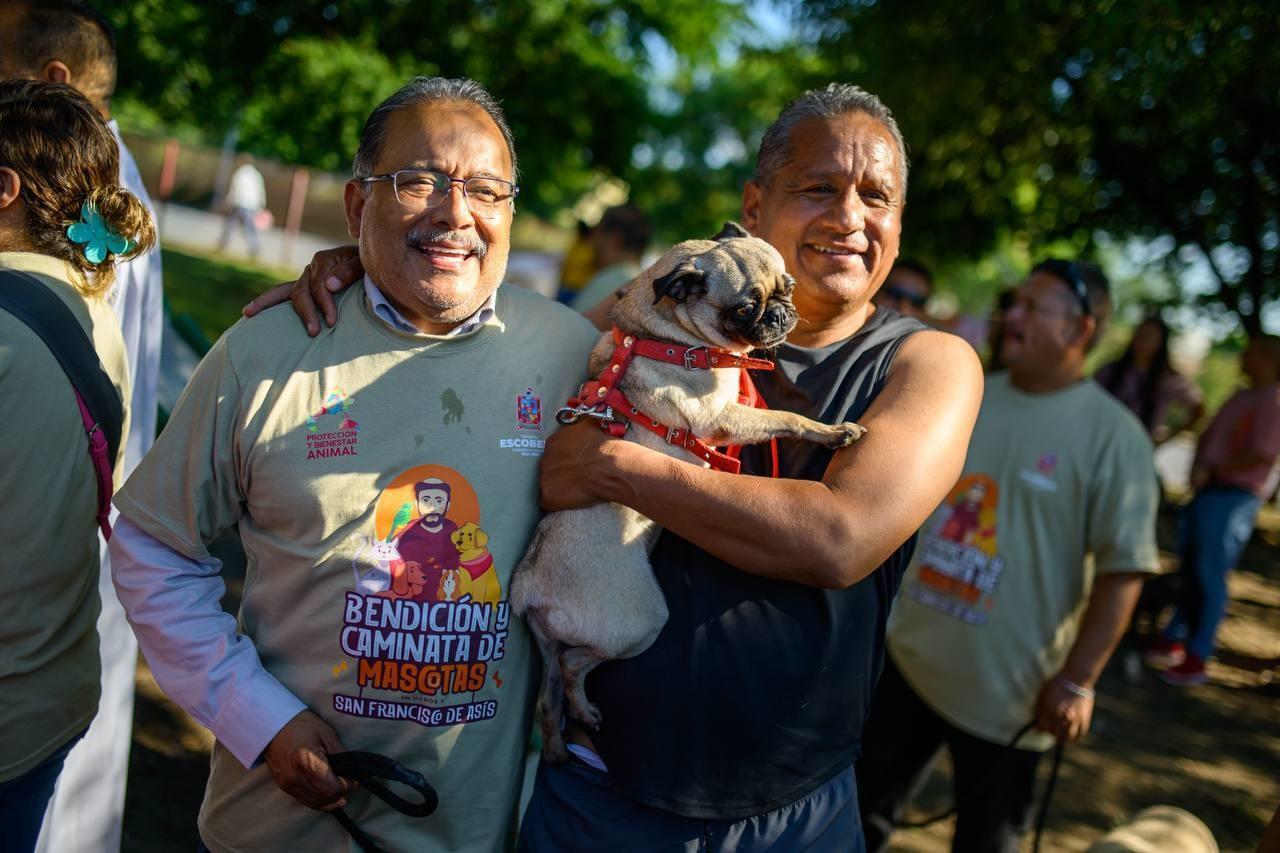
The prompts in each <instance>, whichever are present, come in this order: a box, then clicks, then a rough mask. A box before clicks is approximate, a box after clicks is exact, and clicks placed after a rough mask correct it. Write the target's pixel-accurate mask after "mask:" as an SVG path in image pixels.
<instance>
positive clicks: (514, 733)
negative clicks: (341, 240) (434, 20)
mask: <svg viewBox="0 0 1280 853" xmlns="http://www.w3.org/2000/svg"><path fill="white" fill-rule="evenodd" d="M353 172H354V175H353V178H352V180H351V181H349V182H348V183H347V186H346V194H345V204H346V214H347V223H348V228H349V230H350V233H351V236H352V237H354V238H356V239H357V240H358V242H359V260H360V262H361V263H363V266H364V271H365V274H364V275H363V277H362V279H361V282H362V285H361V286H357V287H352V288H350V289H349V290H347V291H346V292H345V293H343V294H342V295H341V296H339V297H337V298H336V300H335V304H334V305H333V306H332V308H333V310H334V311H336V313H337V316H338V317H340V318H341V322H339V323H337V324H336V325H334V326H333V327H332V328H325V329H324V330H323V331H321V330H319V329H316V330H315V331H316V332H317V334H316V336H315V337H310V336H308V334H307V332H306V331H305V330H304V329H303V328H302V326H301V325H300V324H299V323H298V321H297V318H296V317H295V316H294V313H293V312H292V311H290V310H288V309H285V308H281V309H277V310H274V311H266V312H263V313H262V314H261V315H259V316H256V317H254V318H252V319H249V320H246V321H244V322H242V323H239V324H237V325H236V326H235V327H233V328H232V329H231V330H229V331H228V332H227V333H226V334H225V335H223V337H222V339H221V340H219V341H218V343H217V344H216V345H215V346H214V348H213V349H212V350H211V351H210V352H209V354H208V355H207V356H206V357H205V359H204V360H203V361H202V362H201V364H200V366H199V367H198V368H197V369H196V372H195V375H194V376H193V377H192V379H191V382H190V384H189V385H188V386H187V390H186V392H185V393H184V395H183V398H182V400H181V401H180V402H179V404H178V406H177V408H176V409H175V410H174V412H173V417H172V418H171V419H170V421H169V424H168V426H167V427H166V428H165V431H164V435H163V436H161V438H160V440H159V441H158V443H157V444H156V446H155V447H154V448H153V449H152V451H151V453H150V454H149V455H148V456H147V457H146V458H145V459H144V460H143V461H142V464H141V465H140V466H139V467H138V469H137V470H136V471H135V472H134V474H133V477H132V478H131V479H130V480H129V483H128V485H127V486H126V487H125V488H124V490H123V491H122V492H121V493H120V494H119V495H118V496H117V499H116V501H117V505H118V507H119V509H120V512H121V515H120V519H119V524H118V526H117V528H116V535H115V537H114V538H113V540H112V543H111V544H112V565H113V567H114V569H115V581H116V586H117V589H118V590H119V594H120V599H121V601H122V602H123V603H124V605H125V608H126V611H127V613H128V616H129V620H130V622H131V623H132V624H133V627H134V630H135V632H136V633H137V635H138V639H139V643H140V645H141V647H142V649H143V651H144V653H145V654H146V657H147V660H148V662H149V663H150V665H151V670H152V672H153V673H154V674H155V676H156V680H157V681H158V682H159V683H160V686H161V687H162V688H163V689H164V690H165V691H166V692H167V693H168V694H169V695H170V696H171V697H172V698H173V699H174V701H176V702H177V703H178V704H180V705H181V706H182V707H184V708H185V709H186V710H187V711H188V712H190V713H191V714H192V715H193V716H194V717H195V718H196V719H197V720H198V721H200V722H201V723H202V724H204V725H206V726H208V727H209V728H210V729H211V730H212V731H213V733H214V735H215V736H216V737H217V740H218V742H217V744H216V745H215V747H214V751H213V760H212V766H211V769H210V775H209V783H208V789H207V791H206V793H205V799H204V804H203V806H202V807H201V812H200V822H199V828H200V835H201V838H202V840H203V842H204V844H205V845H207V846H208V848H209V849H211V850H214V851H222V850H284V849H299V850H337V849H342V850H346V849H347V848H348V846H350V839H348V838H347V836H346V834H345V833H344V831H343V829H342V828H341V827H340V826H339V825H338V823H337V822H336V821H332V820H329V819H328V818H326V817H324V816H323V815H321V814H317V813H316V812H313V811H309V809H325V810H328V809H334V808H339V807H345V810H346V811H347V813H348V815H349V816H350V818H351V819H352V820H354V821H355V822H356V823H357V824H358V825H359V828H360V829H361V830H362V831H363V832H365V833H366V834H368V835H369V836H371V837H372V838H373V839H374V840H375V841H376V842H377V843H378V845H379V846H380V847H383V848H385V849H390V850H429V851H444V850H449V851H455V850H456V851H481V850H484V851H489V850H497V849H501V848H503V847H504V846H506V845H507V844H508V843H509V839H511V838H512V837H513V832H514V825H515V817H516V805H517V802H518V794H519V785H520V773H519V770H518V768H520V767H522V766H523V762H524V746H525V739H526V738H527V736H528V733H529V730H530V727H531V725H532V703H531V702H530V697H531V696H532V694H533V684H532V678H533V677H534V675H535V674H536V672H537V654H536V651H535V650H534V648H533V644H532V642H531V640H530V638H529V636H528V634H527V632H526V631H525V630H524V628H523V626H522V625H521V624H520V623H519V622H517V621H515V620H512V618H511V613H510V609H509V607H508V605H507V593H508V590H509V581H510V578H511V571H512V569H513V568H514V566H515V564H516V562H517V560H518V559H519V557H520V555H521V554H522V553H523V551H524V548H525V545H526V543H527V542H528V540H529V536H530V534H531V533H532V532H533V527H534V524H535V523H536V522H537V518H538V488H537V474H538V457H539V456H540V455H541V453H542V447H543V443H544V439H545V437H546V435H547V434H548V433H549V432H550V425H551V424H553V423H554V420H551V421H550V422H549V420H548V418H547V417H546V410H545V409H544V408H543V407H544V406H555V405H558V404H559V402H560V401H562V400H565V399H567V398H568V396H569V395H570V394H571V393H572V392H573V390H574V388H575V386H576V385H577V382H578V381H579V379H580V377H581V374H582V367H583V365H584V364H586V361H587V354H588V352H589V350H590V348H591V346H592V345H593V344H594V342H595V340H596V332H595V330H594V329H593V328H592V327H591V324H590V323H589V322H587V321H586V320H585V319H583V318H582V317H580V316H578V315H577V314H576V313H574V312H573V311H571V310H570V309H568V308H566V307H564V306H562V305H557V304H556V303H554V302H551V301H549V300H547V299H544V298H542V297H540V296H537V295H535V294H533V293H530V292H528V291H524V290H520V289H519V288H509V287H504V288H499V286H498V285H499V284H500V283H501V281H502V278H503V273H504V271H505V268H506V262H507V254H508V251H509V249H510V244H511V222H512V216H513V215H514V203H515V198H516V193H517V190H518V188H517V186H516V180H517V169H516V155H515V146H514V144H513V141H512V137H511V131H510V129H509V128H508V126H507V123H506V119H505V118H504V117H503V114H502V110H501V109H500V108H499V106H498V105H497V103H496V102H495V101H494V99H493V98H492V97H491V96H490V95H489V93H488V92H486V91H485V90H484V89H483V88H481V87H480V86H479V85H478V84H476V83H474V82H472V81H470V80H445V79H442V78H425V77H419V78H416V79H414V80H412V81H410V82H409V83H408V84H407V85H406V86H404V87H403V88H402V89H401V90H400V91H398V92H396V93H395V94H393V95H392V96H391V97H390V98H388V99H387V100H386V101H384V102H383V103H382V104H381V105H379V106H378V107H377V108H376V109H375V110H374V111H373V113H372V114H371V115H370V117H369V119H368V121H367V122H366V124H365V127H364V132H363V134H362V136H361V140H360V147H359V150H358V151H357V153H356V156H355V163H354V169H353ZM335 319H336V318H335ZM232 524H238V525H239V530H240V536H241V540H242V541H243V543H244V548H245V553H246V555H247V557H248V564H249V571H248V578H247V579H246V581H245V585H244V592H243V603H242V606H241V609H240V619H239V624H238V625H237V622H236V620H234V619H232V618H231V617H230V616H228V615H226V614H224V613H223V612H222V611H221V609H220V608H219V606H218V600H219V598H220V597H221V596H222V592H223V584H222V581H221V579H220V578H219V575H218V570H219V568H220V565H219V563H218V561H217V560H215V559H214V558H213V557H211V556H210V555H209V552H208V545H209V543H210V542H212V541H213V539H214V538H215V537H216V536H217V535H218V534H219V533H220V532H221V531H222V530H224V529H225V528H227V527H229V526H231V525H232ZM468 525H470V527H468ZM464 529H465V530H467V531H468V537H467V538H464V537H462V536H460V535H458V534H460V533H461V532H462V531H463V530H464ZM449 531H453V532H454V534H455V535H454V536H452V537H451V536H450V535H449ZM415 537H416V538H415ZM479 546H484V547H479ZM345 750H362V751H369V752H374V753H379V754H382V755H386V756H389V757H391V758H394V759H396V760H398V761H399V762H400V763H401V764H403V765H404V766H406V767H408V768H410V769H412V770H416V771H418V772H420V773H422V774H423V775H424V776H425V777H426V778H427V780H428V781H429V782H430V783H431V784H432V785H433V786H434V787H435V789H436V791H437V792H438V793H439V798H440V808H439V810H438V811H437V812H436V813H435V814H433V815H432V816H431V817H430V818H429V819H428V820H424V821H412V820H408V819H406V818H405V817H404V816H403V815H400V814H397V813H396V812H394V811H392V810H391V809H390V808H388V807H387V806H385V805H383V804H381V803H380V802H378V801H377V800H374V799H372V798H371V796H370V794H369V792H368V790H367V789H365V788H353V786H352V785H351V784H350V783H349V782H347V781H346V780H343V779H340V778H338V777H337V776H336V775H335V774H334V772H333V770H332V769H331V767H330V763H329V756H330V755H332V754H334V753H337V752H342V751H345Z"/></svg>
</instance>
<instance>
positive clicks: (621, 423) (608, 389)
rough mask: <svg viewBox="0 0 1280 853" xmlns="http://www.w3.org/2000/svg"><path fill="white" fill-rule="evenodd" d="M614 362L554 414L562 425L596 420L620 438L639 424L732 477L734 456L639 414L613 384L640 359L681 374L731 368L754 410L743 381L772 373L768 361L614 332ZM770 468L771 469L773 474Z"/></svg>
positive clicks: (755, 399)
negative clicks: (631, 425) (583, 419)
mask: <svg viewBox="0 0 1280 853" xmlns="http://www.w3.org/2000/svg"><path fill="white" fill-rule="evenodd" d="M613 342H614V348H613V357H612V358H610V359H609V364H608V365H606V366H605V369H604V370H603V371H602V372H601V374H600V375H599V376H598V377H596V378H595V379H591V380H589V381H587V382H586V383H585V384H584V385H583V386H582V388H580V389H579V390H578V395H577V396H576V397H574V398H573V399H571V400H570V401H569V405H568V407H566V408H563V409H561V410H560V411H559V412H558V413H557V414H556V420H558V421H560V422H561V423H573V422H574V421H576V420H578V418H580V417H592V418H596V419H597V420H599V421H600V428H601V429H603V430H605V431H606V432H608V433H609V434H610V435H612V436H615V437H621V436H622V435H623V434H624V433H625V432H626V431H627V426H628V424H629V423H638V424H640V425H641V426H642V427H644V428H645V429H647V430H649V431H650V432H652V433H654V434H655V435H658V436H660V437H661V438H662V439H663V440H664V441H665V442H667V444H670V445H674V446H675V447H679V448H681V449H683V450H687V451H689V452H690V453H692V454H694V455H695V456H697V457H698V458H699V459H702V460H703V461H704V462H708V463H710V464H711V467H712V468H714V469H716V470H717V471H728V472H730V473H733V474H737V473H738V471H739V470H740V469H741V467H742V466H741V463H740V462H739V461H738V459H737V457H736V455H730V454H728V453H722V452H720V451H718V450H716V449H715V448H714V447H711V446H710V445H708V444H707V443H706V442H704V441H702V440H701V439H699V438H698V437H697V436H696V435H694V434H693V433H691V432H689V430H687V429H684V428H682V427H673V426H667V425H666V424H663V423H659V422H658V421H656V420H654V419H653V418H651V417H649V416H648V415H646V414H645V413H644V412H641V411H640V410H639V409H638V408H636V407H635V406H633V405H632V404H631V401H630V400H628V399H627V398H626V395H624V394H623V393H622V391H620V390H619V389H618V383H619V382H620V381H621V380H622V377H623V376H624V375H625V374H626V372H627V368H628V367H630V366H631V362H632V361H633V360H634V359H635V358H636V357H637V356H639V357H640V358H649V359H653V360H654V361H662V362H666V363H667V364H675V365H678V366H680V367H683V368H684V369H685V370H718V369H725V368H736V369H738V370H740V371H742V373H741V377H742V379H741V381H740V383H739V386H740V393H741V396H742V397H744V398H747V399H749V400H750V401H752V402H753V403H756V404H757V405H758V404H759V402H763V401H760V400H759V395H758V394H756V393H755V387H754V386H752V384H751V379H750V378H749V377H748V376H747V373H746V371H748V370H773V362H772V361H769V360H768V359H764V358H751V357H749V356H745V355H739V354H738V353H735V352H730V351H728V350H723V349H718V348H716V347H708V346H685V345H683V344H672V343H667V342H666V341H657V340H650V339H645V338H636V337H633V336H632V335H624V334H623V333H622V331H621V330H619V329H618V327H617V326H614V327H613ZM776 467H777V466H776V464H775V470H776Z"/></svg>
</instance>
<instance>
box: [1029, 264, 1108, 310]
mask: <svg viewBox="0 0 1280 853" xmlns="http://www.w3.org/2000/svg"><path fill="white" fill-rule="evenodd" d="M1032 272H1047V273H1049V274H1050V275H1052V276H1053V277H1054V278H1057V279H1059V280H1060V281H1061V282H1062V283H1063V284H1065V285H1066V286H1067V287H1069V288H1071V292H1072V293H1074V294H1075V295H1076V299H1078V300H1080V310H1081V311H1083V312H1084V313H1085V314H1086V315H1087V316H1093V306H1092V305H1090V304H1089V286H1088V285H1087V284H1085V282H1084V276H1083V275H1082V274H1081V272H1080V266H1079V264H1077V263H1076V262H1075V261H1064V260H1062V259H1061V258H1049V259H1048V260H1047V261H1041V262H1040V263H1038V264H1036V267H1035V269H1033V270H1032Z"/></svg>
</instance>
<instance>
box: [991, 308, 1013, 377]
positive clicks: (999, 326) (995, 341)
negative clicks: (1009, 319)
mask: <svg viewBox="0 0 1280 853" xmlns="http://www.w3.org/2000/svg"><path fill="white" fill-rule="evenodd" d="M1013 294H1014V289H1013V288H1012V287H1010V288H1007V289H1005V290H1002V291H1000V293H998V294H997V295H996V304H995V307H994V308H992V309H991V318H990V320H988V321H987V363H986V365H985V369H986V371H987V373H997V372H999V371H1001V370H1004V369H1005V367H1006V366H1007V365H1005V363H1004V318H1005V314H1007V313H1008V311H1009V309H1010V308H1011V307H1013Z"/></svg>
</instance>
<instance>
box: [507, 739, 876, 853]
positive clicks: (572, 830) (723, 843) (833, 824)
mask: <svg viewBox="0 0 1280 853" xmlns="http://www.w3.org/2000/svg"><path fill="white" fill-rule="evenodd" d="M516 849H517V850H518V851H519V853H577V851H583V853H586V851H591V853H594V851H597V850H608V851H611V853H629V852H630V851H637V853H640V851H643V853H655V851H661V853H728V851H733V853H753V851H764V850H807V851H811V853H866V846H865V845H864V843H863V839H862V824H861V823H860V821H859V819H858V793H857V788H856V785H855V783H854V778H853V768H852V767H850V768H847V769H846V770H845V771H844V772H842V773H839V774H837V775H836V776H835V777H834V778H832V779H831V780H829V781H827V782H825V783H823V784H822V785H820V786H818V788H817V789H815V790H814V791H812V792H810V793H809V794H808V795H806V796H804V797H801V798H800V799H799V800H797V801H796V802H794V803H792V804H791V805H789V806H783V807H782V808H780V809H775V810H774V811H771V812H766V813H764V814H761V815H757V816H756V817H749V818H746V819H744V820H736V821H735V820H701V819H699V818H690V817H682V816H680V815H677V814H672V813H670V812H664V811H659V810H657V809H652V808H649V807H648V806H644V805H641V804H640V803H637V802H635V801H634V800H631V799H629V798H628V797H626V795H624V794H622V793H620V792H618V791H616V790H614V788H613V785H612V784H611V782H610V781H609V776H608V774H606V773H602V772H600V771H599V770H595V769H593V768H591V767H587V766H586V765H584V764H582V763H580V762H578V761H576V760H575V759H572V758H571V759H570V760H569V762H568V763H566V764H560V765H555V764H547V763H546V762H545V761H544V762H542V763H541V764H539V765H538V778H537V781H536V782H535V783H534V789H533V799H531V800H530V801H529V807H528V809H526V810H525V813H524V820H523V821H522V823H521V825H520V843H519V845H518V846H517V848H516Z"/></svg>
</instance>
